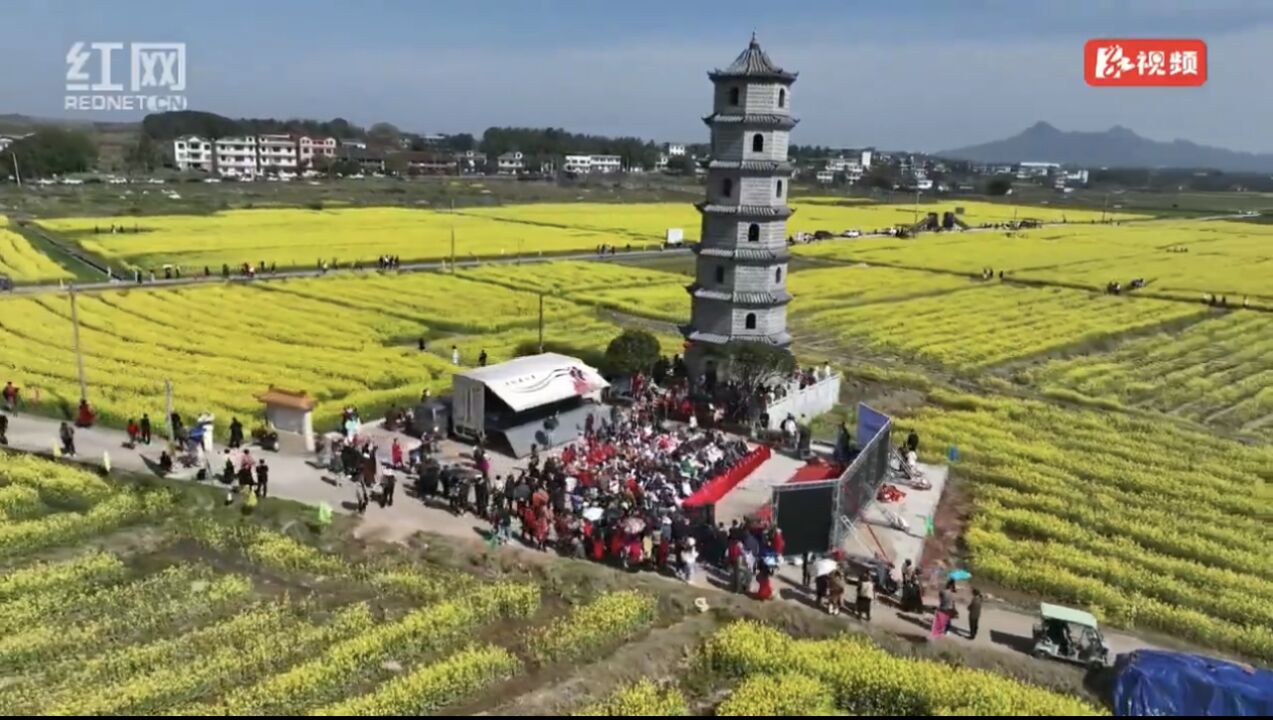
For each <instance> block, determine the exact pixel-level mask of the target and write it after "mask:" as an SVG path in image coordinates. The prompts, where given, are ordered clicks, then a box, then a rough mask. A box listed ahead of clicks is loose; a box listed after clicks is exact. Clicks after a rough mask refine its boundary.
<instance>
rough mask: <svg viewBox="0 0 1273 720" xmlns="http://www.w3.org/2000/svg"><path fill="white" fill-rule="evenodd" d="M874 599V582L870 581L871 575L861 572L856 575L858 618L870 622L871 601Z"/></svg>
mask: <svg viewBox="0 0 1273 720" xmlns="http://www.w3.org/2000/svg"><path fill="white" fill-rule="evenodd" d="M874 600H875V584H874V583H873V582H871V576H870V575H868V574H866V573H862V574H861V575H860V576H859V577H858V599H857V610H858V619H859V620H864V621H866V622H871V602H872V601H874Z"/></svg>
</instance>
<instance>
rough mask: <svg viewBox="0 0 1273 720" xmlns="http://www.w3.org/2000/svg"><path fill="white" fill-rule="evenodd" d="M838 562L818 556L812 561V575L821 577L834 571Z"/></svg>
mask: <svg viewBox="0 0 1273 720" xmlns="http://www.w3.org/2000/svg"><path fill="white" fill-rule="evenodd" d="M836 567H838V563H836V561H834V560H832V559H831V558H819V559H818V560H816V561H814V563H813V576H814V577H823V576H826V575H830V574H831V573H833V572H835V569H836Z"/></svg>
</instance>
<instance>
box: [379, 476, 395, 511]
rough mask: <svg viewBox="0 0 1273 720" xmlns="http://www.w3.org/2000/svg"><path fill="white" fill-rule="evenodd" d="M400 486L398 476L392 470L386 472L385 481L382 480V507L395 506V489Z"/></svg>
mask: <svg viewBox="0 0 1273 720" xmlns="http://www.w3.org/2000/svg"><path fill="white" fill-rule="evenodd" d="M397 486H398V476H397V474H396V473H394V472H393V471H392V470H390V471H389V472H386V473H385V478H384V481H383V482H381V485H380V487H381V489H380V507H393V491H394V490H395V489H396V488H397Z"/></svg>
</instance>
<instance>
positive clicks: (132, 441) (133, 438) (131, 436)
mask: <svg viewBox="0 0 1273 720" xmlns="http://www.w3.org/2000/svg"><path fill="white" fill-rule="evenodd" d="M140 432H141V428H139V427H137V421H136V420H134V419H132V418H128V447H129V449H132V448H135V447H137V435H138V433H140Z"/></svg>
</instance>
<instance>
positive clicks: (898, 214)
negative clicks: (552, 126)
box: [42, 198, 1099, 272]
mask: <svg viewBox="0 0 1273 720" xmlns="http://www.w3.org/2000/svg"><path fill="white" fill-rule="evenodd" d="M793 207H795V209H796V214H795V215H794V216H793V217H792V219H791V221H790V223H789V226H788V230H789V232H792V233H797V232H814V231H817V230H831V231H833V232H837V233H838V232H840V231H842V230H845V229H848V228H860V229H863V230H869V229H874V228H883V227H889V226H892V225H895V224H898V223H906V222H909V221H910V218H911V216H912V215H913V212H912V208H911V206H909V205H880V204H870V203H862V202H855V201H846V202H843V203H841V202H840V201H838V200H835V199H833V198H815V199H811V201H810V202H807V203H802V202H801V201H800V200H799V199H796V200H794V201H793ZM957 207H963V208H964V209H965V210H966V211H967V213H966V216H965V217H966V218H967V219H968V222H970V223H974V224H979V223H983V222H998V221H1001V220H1005V219H1009V220H1010V219H1012V217H1014V216H1017V215H1019V216H1021V217H1035V218H1038V219H1044V220H1049V221H1051V220H1058V221H1059V220H1061V219H1063V218H1064V219H1067V220H1069V221H1070V222H1088V221H1090V220H1092V219H1094V218H1095V217H1099V213H1095V214H1094V213H1092V212H1090V211H1081V210H1061V209H1049V208H1037V207H1017V206H1011V205H999V204H995V203H974V202H953V201H952V202H947V201H943V202H940V203H933V204H928V205H921V206H920V210H921V212H928V211H932V212H944V211H946V210H954V209H956V208H957ZM42 222H43V225H44V226H45V227H46V228H47V229H49V230H51V231H53V232H56V233H61V234H62V235H64V236H66V237H68V238H70V239H73V240H76V241H78V242H80V243H81V244H83V246H84V247H85V248H86V249H87V250H89V251H91V252H93V253H96V254H98V255H101V256H102V257H104V258H108V259H110V260H112V261H115V262H119V263H123V264H125V265H127V266H130V267H138V268H142V269H143V270H148V269H154V268H157V267H160V266H162V265H164V264H174V265H182V266H185V267H186V268H187V271H194V272H198V271H201V270H202V269H203V267H205V266H207V267H209V268H211V269H212V270H214V271H216V270H218V269H219V268H220V266H221V265H222V264H228V265H229V266H231V267H232V268H234V267H238V266H240V265H242V264H243V263H251V264H254V265H256V264H259V263H266V264H271V263H277V264H278V266H279V267H280V268H284V267H314V266H315V265H316V264H317V263H318V262H319V261H320V260H328V261H332V260H335V261H337V262H340V263H344V264H348V263H350V262H352V261H355V260H358V261H362V262H364V263H366V262H372V261H374V260H375V259H376V258H377V257H379V256H381V255H397V256H400V257H401V258H402V259H404V260H441V259H446V258H448V257H450V254H451V229H452V226H454V228H455V235H456V254H457V256H458V257H460V258H466V259H467V258H471V257H513V256H517V255H537V254H539V253H558V252H566V251H589V250H592V249H595V248H596V247H597V246H598V245H602V244H609V245H614V246H617V247H619V248H621V249H627V248H628V247H631V248H633V249H643V248H652V247H657V246H659V244H661V243H662V242H663V240H664V237H665V233H666V231H667V229H668V228H681V229H682V230H684V233H685V237H686V239H689V240H696V239H697V238H698V236H699V228H700V225H701V218H700V216H699V214H698V212H697V211H696V210H695V209H694V208H693V206H691V205H689V204H687V203H627V204H625V203H561V204H553V203H544V204H532V205H502V206H496V207H483V208H463V209H460V210H457V211H456V212H455V213H451V212H449V211H438V210H432V209H409V208H393V207H383V208H335V209H323V210H309V209H297V208H291V209H279V208H268V209H265V208H263V209H253V210H231V211H225V212H219V213H215V214H212V215H206V216H200V215H170V216H147V217H128V218H118V217H97V218H56V219H49V220H44V221H42ZM112 226H116V227H117V228H121V229H122V230H123V231H122V232H111V231H110V230H111V228H112Z"/></svg>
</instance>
